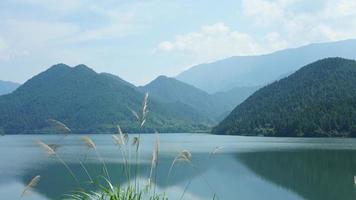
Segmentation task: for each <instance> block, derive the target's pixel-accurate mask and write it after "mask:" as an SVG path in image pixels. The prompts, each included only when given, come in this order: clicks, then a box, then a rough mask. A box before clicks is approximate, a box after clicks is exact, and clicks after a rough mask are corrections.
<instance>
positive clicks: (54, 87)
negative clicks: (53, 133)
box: [0, 64, 210, 134]
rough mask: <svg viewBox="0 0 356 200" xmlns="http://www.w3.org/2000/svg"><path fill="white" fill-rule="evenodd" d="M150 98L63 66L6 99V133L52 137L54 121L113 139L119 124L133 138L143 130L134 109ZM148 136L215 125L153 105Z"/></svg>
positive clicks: (2, 111) (0, 126) (174, 106)
mask: <svg viewBox="0 0 356 200" xmlns="http://www.w3.org/2000/svg"><path fill="white" fill-rule="evenodd" d="M143 98H144V94H143V93H141V92H139V91H138V90H137V89H136V88H135V87H133V86H132V85H131V84H129V83H127V82H125V81H123V80H122V79H119V78H118V77H115V76H113V75H108V74H98V73H96V72H95V71H93V70H92V69H90V68H88V67H86V66H85V65H78V66H76V67H74V68H72V67H69V66H67V65H64V64H58V65H55V66H53V67H51V68H50V69H48V70H46V71H45V72H43V73H41V74H39V75H37V76H35V77H33V78H32V79H30V80H28V81H27V82H26V83H25V84H23V85H22V86H20V87H19V88H18V89H17V90H16V91H14V92H13V93H11V94H8V95H4V96H1V97H0V131H1V132H5V133H6V134H19V133H47V132H49V131H50V129H49V127H48V121H47V120H48V119H56V120H59V121H61V122H63V123H65V124H66V125H67V126H68V127H70V128H71V129H72V130H73V132H75V133H108V132H112V131H113V130H114V129H115V127H116V125H117V124H120V125H121V126H122V128H123V129H124V130H125V131H127V132H138V131H140V130H139V126H138V123H137V120H136V118H135V117H134V115H133V114H132V112H131V110H130V109H133V110H136V111H139V110H140V109H141V107H142V101H143ZM148 108H149V111H150V112H149V115H148V119H147V122H146V125H145V129H144V130H142V131H144V132H152V131H154V130H157V131H160V132H186V131H194V132H195V131H206V130H207V124H209V123H210V121H209V120H208V119H207V118H206V117H203V116H201V115H200V114H199V113H196V112H194V111H192V110H191V109H190V108H189V107H187V106H186V105H183V104H179V103H161V102H157V101H155V100H151V99H149V105H148Z"/></svg>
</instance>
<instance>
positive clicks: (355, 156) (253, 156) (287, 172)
mask: <svg viewBox="0 0 356 200" xmlns="http://www.w3.org/2000/svg"><path fill="white" fill-rule="evenodd" d="M236 157H237V159H238V160H239V161H241V162H242V163H243V164H244V165H246V166H247V167H248V168H249V169H251V170H252V171H254V172H255V173H256V174H257V175H258V176H261V177H263V178H264V179H266V180H268V181H270V182H272V183H275V184H277V185H280V186H282V187H284V188H287V189H289V190H291V191H293V192H296V193H298V194H299V195H300V196H302V197H304V198H305V199H310V200H335V199H343V200H354V199H356V190H355V189H356V187H355V183H354V176H355V175H356V153H355V151H348V150H303V151H268V152H251V153H240V154H238V155H237V156H236Z"/></svg>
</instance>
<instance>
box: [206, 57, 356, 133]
mask: <svg viewBox="0 0 356 200" xmlns="http://www.w3.org/2000/svg"><path fill="white" fill-rule="evenodd" d="M355 85H356V62H355V61H353V60H346V59H342V58H327V59H323V60H319V61H317V62H315V63H312V64H309V65H307V66H305V67H303V68H301V69H300V70H298V71H297V72H295V73H294V74H292V75H290V76H288V77H287V78H284V79H281V80H279V81H276V82H274V83H272V84H270V85H268V86H266V87H264V88H262V89H260V90H258V91H257V92H256V93H254V94H253V95H251V96H250V97H249V98H248V99H247V100H246V101H244V102H243V103H242V104H240V105H239V106H237V107H236V108H235V109H234V110H233V111H232V113H231V114H230V115H229V116H228V117H227V118H226V119H224V120H223V121H222V122H221V123H220V124H219V125H218V126H217V127H215V128H214V129H213V131H212V132H213V133H215V134H236V135H265V136H290V137H297V136H304V137H309V136H310V137H322V136H356V87H355Z"/></svg>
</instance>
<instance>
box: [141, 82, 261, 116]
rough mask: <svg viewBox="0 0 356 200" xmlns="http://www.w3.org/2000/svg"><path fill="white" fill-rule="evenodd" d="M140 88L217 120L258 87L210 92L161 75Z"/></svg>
mask: <svg viewBox="0 0 356 200" xmlns="http://www.w3.org/2000/svg"><path fill="white" fill-rule="evenodd" d="M139 90H140V91H141V92H148V93H149V94H150V96H151V97H152V98H154V99H156V100H157V101H160V102H165V103H174V102H180V103H182V104H185V105H187V106H189V107H191V109H192V110H196V111H197V112H199V113H201V115H204V116H207V117H209V118H210V119H211V120H214V121H217V119H220V118H221V116H223V115H227V114H226V113H229V112H231V110H232V109H233V108H234V107H235V106H236V105H238V104H239V103H241V102H242V101H243V100H245V99H246V98H247V97H248V96H249V95H251V94H252V93H253V91H255V90H256V88H235V89H232V90H230V91H227V92H219V93H216V94H208V93H206V92H205V91H203V90H200V89H198V88H196V87H194V86H192V85H189V84H186V83H184V82H181V81H179V80H177V79H174V78H169V77H166V76H159V77H158V78H156V79H155V80H153V81H152V82H150V83H149V84H147V85H145V86H142V87H139Z"/></svg>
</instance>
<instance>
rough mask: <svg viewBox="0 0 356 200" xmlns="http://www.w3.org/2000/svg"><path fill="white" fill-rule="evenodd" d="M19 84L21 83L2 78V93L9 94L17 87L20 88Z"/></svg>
mask: <svg viewBox="0 0 356 200" xmlns="http://www.w3.org/2000/svg"><path fill="white" fill-rule="evenodd" d="M19 86H20V84H18V83H13V82H9V81H1V80H0V95H4V94H9V93H11V92H12V91H14V90H16V88H18V87H19Z"/></svg>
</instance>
